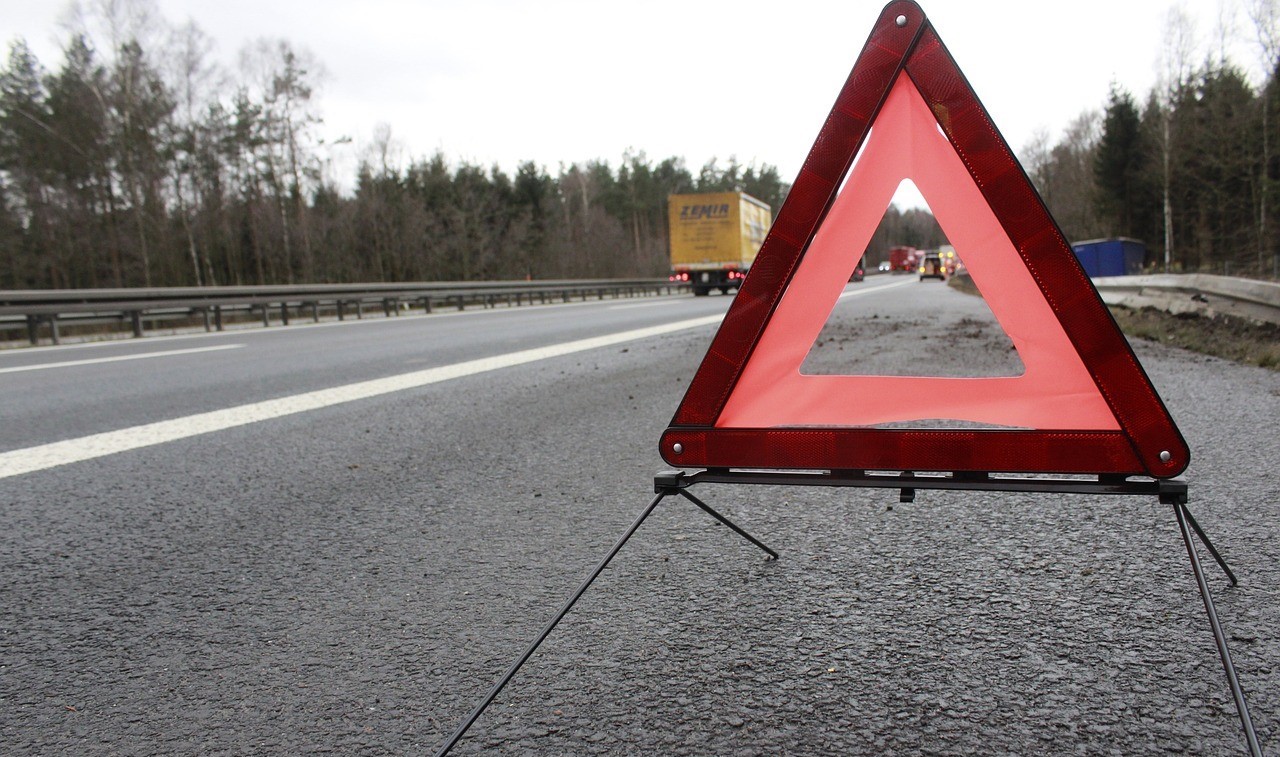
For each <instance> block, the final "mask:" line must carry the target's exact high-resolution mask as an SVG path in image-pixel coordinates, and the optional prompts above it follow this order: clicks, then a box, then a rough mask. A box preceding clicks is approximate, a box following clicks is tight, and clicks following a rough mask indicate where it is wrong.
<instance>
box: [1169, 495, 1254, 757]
mask: <svg viewBox="0 0 1280 757" xmlns="http://www.w3.org/2000/svg"><path fill="white" fill-rule="evenodd" d="M1173 512H1174V513H1175V514H1176V515H1177V516H1178V529H1179V530H1181V531H1182V541H1183V543H1185V544H1186V545H1187V555H1189V556H1190V557H1191V571H1192V572H1193V573H1195V575H1196V585H1198V586H1199V587H1200V596H1201V597H1202V598H1203V599H1204V609H1205V612H1207V613H1208V614H1209V625H1210V626H1212V628H1213V640H1214V643H1216V644H1217V645H1218V657H1220V658H1222V667H1223V669H1225V670H1226V672H1227V684H1228V685H1229V686H1230V687H1231V696H1232V698H1234V699H1235V700H1236V712H1238V713H1240V724H1241V725H1243V726H1244V737H1245V740H1246V741H1247V742H1248V743H1249V754H1251V755H1254V757H1262V747H1260V746H1259V745H1258V734H1257V733H1256V732H1255V731H1254V730H1253V720H1252V719H1250V718H1249V705H1248V704H1246V703H1245V701H1244V691H1243V690H1242V689H1241V688H1240V679H1239V678H1238V677H1237V676H1236V666H1235V665H1234V664H1232V662H1231V653H1230V652H1229V651H1227V637H1226V636H1225V635H1224V634H1223V632H1222V624H1221V623H1219V622H1218V612H1217V611H1216V610H1214V608H1213V598H1212V597H1210V596H1209V584H1208V583H1207V582H1206V581H1205V580H1204V570H1203V569H1202V568H1201V567H1200V556H1199V555H1197V554H1196V547H1195V544H1194V543H1193V542H1192V540H1191V530H1190V529H1189V528H1188V527H1187V521H1188V520H1190V519H1191V513H1189V512H1188V511H1187V506H1186V505H1184V504H1181V503H1177V504H1175V505H1174V506H1173ZM1199 530H1200V529H1199V528H1197V529H1196V531H1199Z"/></svg>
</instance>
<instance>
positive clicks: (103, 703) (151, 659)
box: [0, 277, 1280, 755]
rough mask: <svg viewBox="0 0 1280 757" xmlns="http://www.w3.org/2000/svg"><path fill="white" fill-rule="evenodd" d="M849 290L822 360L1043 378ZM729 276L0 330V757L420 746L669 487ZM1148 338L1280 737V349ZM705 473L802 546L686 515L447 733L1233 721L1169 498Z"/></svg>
mask: <svg viewBox="0 0 1280 757" xmlns="http://www.w3.org/2000/svg"><path fill="white" fill-rule="evenodd" d="M848 291H849V292H850V293H851V296H849V297H847V298H846V299H845V300H844V301H842V304H841V305H840V306H839V307H838V308H837V310H836V314H835V316H834V317H833V321H832V322H831V323H830V324H829V327H828V329H827V331H826V332H824V335H823V337H821V338H820V340H819V341H820V342H821V345H820V346H819V347H817V348H815V350H814V352H813V353H812V354H811V357H810V362H809V363H807V364H806V369H807V370H814V371H824V370H829V371H837V372H843V370H844V368H843V366H848V368H849V371H850V372H861V373H883V374H896V373H910V374H916V375H929V374H933V375H957V376H964V375H975V376H976V375H1002V374H1008V373H1016V372H1017V370H1018V363H1017V357H1016V354H1011V351H1010V349H1009V345H1008V342H1007V338H1006V337H1004V335H1003V333H1001V332H1000V330H999V328H998V327H996V326H994V324H992V323H991V322H990V316H989V314H987V313H986V312H985V306H983V304H982V303H981V301H980V300H977V299H975V298H972V297H968V296H966V295H963V294H960V293H958V292H955V291H954V290H951V289H949V288H947V287H945V286H944V285H941V284H939V283H937V282H916V281H915V280H914V278H906V277H900V278H888V277H872V278H870V279H868V280H867V281H866V282H863V283H861V284H856V285H851V286H850V287H849V290H848ZM728 302H729V299H728V298H726V297H719V296H712V297H707V298H693V297H677V298H662V299H647V300H646V299H637V300H622V301H614V300H607V301H604V302H588V303H575V304H572V305H557V306H546V307H538V308H520V309H511V310H506V309H498V310H487V311H476V312H467V313H462V314H443V313H442V314H437V315H432V316H413V317H404V318H392V319H387V320H381V319H378V320H367V321H363V322H359V323H345V324H333V325H321V326H294V327H290V328H288V329H279V328H276V329H268V330H261V329H258V330H253V329H247V330H244V331H236V332H228V333H224V334H219V335H213V336H206V335H203V334H202V335H196V336H190V337H180V338H148V339H145V340H131V341H127V342H115V343H109V344H101V345H95V346H83V347H76V346H68V347H63V348H58V349H39V350H18V351H11V352H4V353H0V396H2V397H3V400H0V752H4V753H6V754H76V755H81V754H129V755H149V754H156V755H161V754H163V755H172V754H201V755H205V754H237V755H239V754H310V753H334V754H422V753H430V752H432V751H434V750H435V749H436V748H437V747H438V746H439V745H440V744H441V743H442V742H443V741H444V740H445V739H446V737H447V736H448V735H449V734H450V733H451V732H452V730H453V729H454V727H455V726H456V725H457V724H458V722H459V721H460V720H461V719H462V718H463V717H465V716H466V714H467V713H468V712H469V711H470V709H471V707H472V706H473V705H474V704H475V703H476V702H477V701H478V699H479V698H480V697H481V696H482V695H483V694H484V692H485V691H487V690H488V688H489V686H490V685H491V684H492V683H493V682H494V681H495V680H496V679H497V677H498V676H499V675H500V674H501V673H502V671H503V670H504V669H505V668H506V666H507V665H508V664H509V663H510V662H512V661H513V660H514V659H515V657H516V655H517V654H518V653H519V652H520V651H521V650H522V649H523V647H524V646H525V644H526V643H527V642H528V641H530V640H531V639H532V638H533V637H534V636H535V635H536V633H537V632H538V630H539V629H540V628H541V627H542V625H543V624H544V623H545V622H546V621H547V620H548V619H549V618H550V616H551V615H552V613H553V612H554V610H555V608H556V607H557V606H558V605H559V604H560V602H561V601H563V599H564V598H565V597H566V596H567V595H568V594H569V593H570V592H571V591H572V590H573V589H574V588H575V587H576V586H577V585H578V583H579V582H580V581H581V579H582V578H583V576H585V574H586V573H587V572H588V571H589V570H590V568H591V567H592V566H593V565H594V564H595V563H596V562H597V561H598V560H599V559H600V557H602V556H603V554H604V553H605V551H606V550H607V549H608V547H609V546H610V545H611V544H612V543H613V542H614V540H615V539H616V538H617V537H618V536H619V535H620V534H621V533H622V532H623V530H624V529H625V528H626V527H627V525H629V524H630V523H631V521H632V520H633V519H634V518H635V517H636V515H638V514H639V512H640V511H641V510H642V509H643V507H644V505H645V504H646V503H647V502H648V500H649V499H650V497H651V496H652V494H651V492H652V486H651V485H652V476H653V474H654V472H655V471H657V470H659V469H661V468H663V467H665V465H664V464H663V463H662V462H661V460H660V459H659V457H658V455H657V449H656V446H657V439H658V435H659V434H660V433H661V431H662V430H663V429H664V428H665V427H666V424H667V421H668V420H669V419H670V416H671V414H672V412H673V411H674V409H675V406H676V404H677V403H678V401H679V399H680V397H681V396H682V394H683V391H684V388H685V386H686V385H687V382H688V380H689V379H690V377H691V375H692V372H693V370H694V369H695V368H696V366H697V363H698V361H699V360H700V359H701V357H702V354H703V353H704V352H705V350H706V346H707V344H708V343H709V341H710V338H711V335H712V333H713V331H714V328H715V326H714V324H713V323H712V321H714V319H715V316H716V315H717V314H719V313H722V312H723V310H724V308H725V307H726V305H727V304H728ZM671 324H675V325H674V326H672V325H671ZM644 329H650V331H643V330H644ZM663 329H668V330H667V331H666V332H665V333H660V332H662V330H663ZM590 340H594V341H590ZM1136 350H1137V352H1138V355H1139V357H1140V359H1141V360H1142V362H1143V365H1144V366H1145V367H1146V369H1147V371H1148V373H1149V374H1150V375H1151V378H1152V380H1153V382H1154V383H1155V385H1156V387H1157V388H1158V390H1159V391H1160V392H1161V394H1162V396H1163V397H1164V399H1165V402H1166V404H1167V405H1168V406H1169V408H1170V410H1171V412H1172V413H1173V415H1174V417H1175V419H1176V421H1177V422H1178V424H1179V426H1180V428H1181V429H1182V432H1183V434H1184V435H1185V436H1186V437H1187V440H1188V442H1189V443H1190V445H1191V449H1192V454H1193V460H1192V464H1191V467H1190V469H1189V470H1188V473H1187V476H1188V479H1189V482H1190V487H1191V489H1190V492H1191V509H1192V511H1193V512H1194V513H1195V515H1196V517H1197V518H1198V519H1199V521H1200V523H1201V524H1202V525H1203V526H1204V527H1205V529H1206V530H1207V532H1208V534H1209V535H1210V537H1211V538H1212V539H1213V540H1214V542H1215V544H1216V545H1217V546H1218V547H1219V548H1220V549H1221V550H1222V551H1223V553H1224V554H1225V556H1226V558H1227V560H1228V561H1229V562H1230V563H1231V565H1232V567H1233V569H1234V570H1235V571H1236V573H1237V574H1238V575H1239V576H1240V579H1241V584H1240V586H1239V587H1236V588H1230V587H1229V586H1228V584H1227V581H1226V580H1225V579H1224V578H1223V576H1222V575H1221V573H1220V572H1219V571H1218V570H1217V568H1216V566H1214V565H1213V564H1212V562H1210V563H1209V564H1208V565H1206V570H1207V575H1208V577H1209V581H1210V585H1211V587H1212V589H1213V592H1214V596H1215V599H1216V602H1217V606H1218V612H1219V614H1220V617H1221V619H1222V622H1223V624H1224V626H1225V628H1226V630H1227V633H1228V637H1229V640H1230V645H1231V650H1232V654H1233V655H1234V658H1235V662H1236V665H1237V666H1238V669H1239V672H1240V677H1241V681H1242V684H1243V687H1244V690H1245V692H1246V695H1247V696H1248V699H1249V703H1250V705H1251V707H1252V713H1253V718H1254V722H1255V724H1256V726H1257V729H1258V733H1259V736H1260V737H1261V739H1262V743H1263V746H1264V749H1266V750H1267V751H1270V752H1277V751H1280V434H1278V433H1277V431H1276V429H1277V428H1280V374H1278V373H1276V372H1272V371H1267V370H1264V369H1259V368H1249V367H1243V366H1239V365H1235V364H1232V363H1229V362H1225V361H1222V360H1218V359H1215V358H1207V357H1203V356H1199V355H1194V354H1191V353H1187V352H1182V351H1179V350H1175V349H1171V348H1166V347H1163V346H1161V345H1158V344H1150V343H1140V344H1137V345H1136ZM144 354H145V355H146V356H145V357H140V355H144ZM902 401H903V402H909V401H910V398H909V397H906V398H902ZM698 493H699V495H700V496H701V497H703V498H704V499H706V500H707V501H708V502H709V503H710V504H711V505H712V506H715V507H717V508H718V509H720V510H721V511H722V512H724V513H726V514H727V515H728V516H729V517H731V518H733V519H734V520H735V521H736V522H738V523H739V524H741V525H742V526H744V527H745V528H746V529H748V530H749V531H751V532H752V533H753V534H754V535H756V536H758V537H760V538H761V539H762V540H763V541H765V542H766V543H767V544H769V545H770V546H771V547H773V548H774V549H776V550H777V551H778V552H780V553H781V555H782V557H781V559H780V560H778V561H776V562H765V561H763V560H762V555H761V553H760V552H759V551H758V550H756V549H755V548H754V547H752V546H751V545H750V544H747V543H746V542H745V541H743V540H742V539H740V538H738V537H737V536H736V535H734V534H733V533H731V532H730V531H729V530H728V529H726V528H724V527H722V526H719V525H717V524H715V523H714V522H713V521H712V520H710V519H709V518H708V517H707V516H706V515H705V514H703V513H702V512H700V511H699V510H697V509H696V508H694V507H692V506H691V505H688V504H687V503H683V502H682V501H678V500H668V501H667V502H664V503H663V504H662V505H661V506H660V507H659V509H658V511H657V512H656V513H655V514H654V516H653V517H652V518H650V519H649V521H648V522H647V523H646V524H645V525H644V526H643V527H642V528H641V529H640V531H639V532H638V533H637V534H636V536H635V538H634V539H633V540H632V541H631V543H630V544H628V545H627V547H626V549H624V550H623V552H622V553H621V555H620V556H619V557H618V559H617V560H616V561H615V562H614V563H613V565H612V566H611V567H610V568H609V569H608V570H607V571H605V573H604V574H603V575H602V576H601V578H600V579H599V581H597V583H596V585H595V586H594V587H593V588H592V590H591V591H590V592H588V593H587V595H586V596H585V597H584V598H583V599H582V601H581V602H580V603H579V605H578V607H577V608H576V609H575V610H574V611H573V613H571V614H570V615H569V617H568V618H567V619H566V620H565V622H564V623H563V624H562V625H561V626H560V628H558V629H557V630H556V631H555V632H554V633H553V634H552V635H551V637H550V638H549V639H548V640H547V642H546V643H545V644H544V645H543V647H542V648H541V650H540V651H539V652H538V653H537V654H536V655H535V656H534V657H533V658H532V659H531V660H530V661H529V663H528V664H527V665H526V666H525V667H524V669H523V670H522V671H521V672H520V673H519V674H518V675H517V676H516V678H515V679H514V680H513V681H512V683H511V685H510V686H509V687H508V688H507V690H506V691H505V692H503V693H502V695H501V696H500V697H499V698H498V699H497V700H496V701H495V703H494V705H493V706H492V707H490V709H489V710H488V712H486V713H485V715H484V716H483V717H482V718H481V719H480V720H479V721H478V722H477V723H476V725H475V727H474V728H473V729H472V730H471V732H470V733H469V735H468V736H467V738H466V739H465V740H463V741H462V742H461V743H460V744H459V746H458V747H457V749H456V750H455V752H454V753H455V754H519V755H524V754H536V755H562V754H573V755H577V754H685V755H711V754H715V755H720V754H725V755H756V754H762V755H763V754H768V755H779V754H788V755H849V754H885V753H892V754H1033V753H1036V754H1040V753H1047V754H1124V755H1133V754H1164V753H1168V752H1178V753H1183V754H1209V755H1219V754H1234V753H1241V752H1242V751H1243V749H1244V739H1243V736H1242V732H1241V728H1240V723H1239V720H1238V719H1237V716H1236V712H1235V708H1234V706H1233V704H1232V701H1231V697H1230V694H1229V691H1228V689H1227V685H1226V681H1225V677H1224V675H1223V671H1222V667H1221V664H1220V663H1219V661H1218V657H1217V654H1216V652H1215V650H1214V646H1213V639H1212V636H1211V633H1210V629H1209V624H1208V621H1207V618H1206V616H1205V613H1204V608H1203V605H1202V604H1201V601H1200V597H1199V595H1198V593H1197V591H1196V587H1195V584H1194V582H1193V580H1192V575H1191V571H1190V567H1189V563H1188V560H1187V555H1186V552H1185V550H1184V548H1183V546H1182V542H1181V539H1180V537H1179V534H1178V529H1177V525H1176V522H1175V520H1174V517H1173V513H1172V512H1171V511H1170V510H1169V509H1168V508H1167V506H1161V505H1159V504H1157V503H1156V502H1155V501H1154V499H1152V500H1150V501H1148V500H1146V499H1143V498H1104V497H1093V496H1073V497H1062V496H1048V495H1031V494H1025V495H1019V494H996V493H961V492H922V493H920V494H919V496H918V497H917V500H916V502H915V503H914V504H899V503H898V502H897V493H896V492H895V491H892V490H838V489H810V488H776V487H759V488H757V487H724V486H722V487H712V486H707V487H702V488H700V490H699V492H698ZM1205 557H1206V558H1207V555H1205Z"/></svg>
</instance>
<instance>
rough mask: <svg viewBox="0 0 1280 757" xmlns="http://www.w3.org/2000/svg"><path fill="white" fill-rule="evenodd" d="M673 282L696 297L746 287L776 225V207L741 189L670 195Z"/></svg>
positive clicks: (668, 208)
mask: <svg viewBox="0 0 1280 757" xmlns="http://www.w3.org/2000/svg"><path fill="white" fill-rule="evenodd" d="M667 217H668V226H669V228H670V229H671V280H672V281H677V282H688V283H689V286H690V287H691V288H692V289H693V293H694V294H696V295H705V294H708V293H709V292H710V291H711V290H712V289H719V290H720V291H721V293H723V294H728V293H729V290H730V289H737V288H738V287H740V286H742V280H743V279H745V278H746V277H747V271H748V270H750V269H751V263H752V262H754V261H755V259H756V253H757V252H759V251H760V245H761V244H762V243H764V235H765V234H766V233H767V232H768V231H769V225H770V224H772V223H773V211H772V210H770V208H769V206H768V205H766V204H765V203H763V202H761V201H759V200H757V199H756V198H754V197H752V196H751V195H748V194H745V193H743V192H710V193H704V194H687V195H671V196H670V197H668V199H667Z"/></svg>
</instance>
